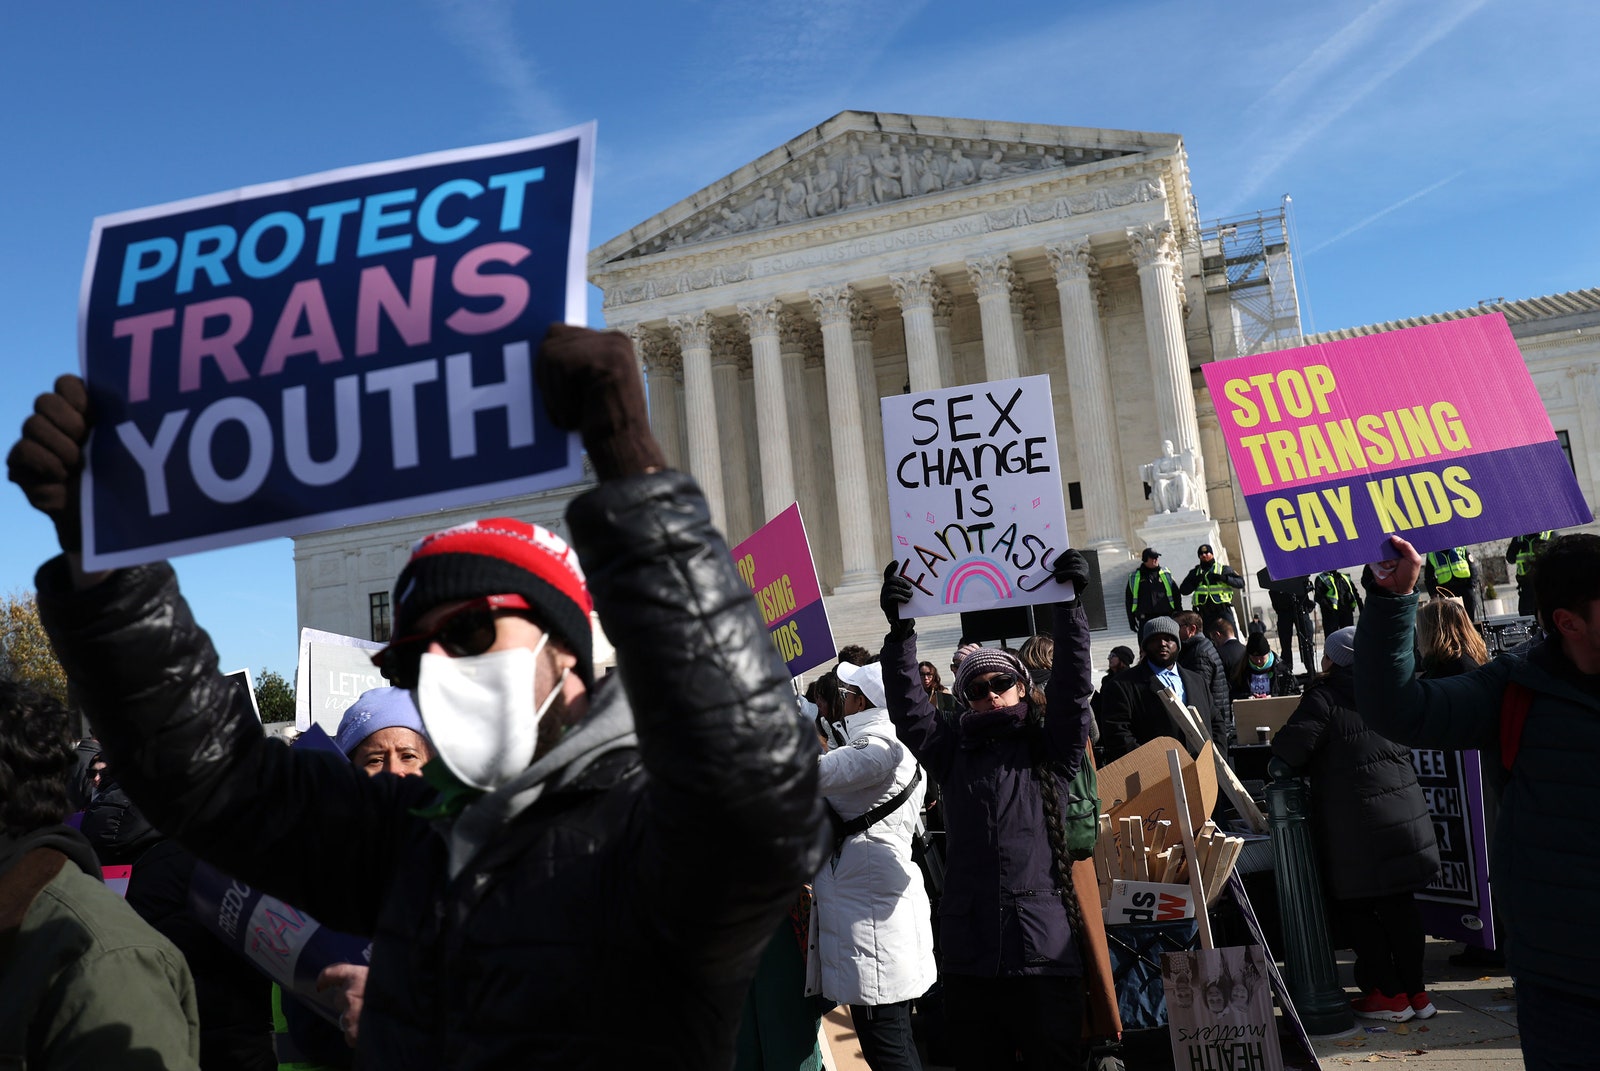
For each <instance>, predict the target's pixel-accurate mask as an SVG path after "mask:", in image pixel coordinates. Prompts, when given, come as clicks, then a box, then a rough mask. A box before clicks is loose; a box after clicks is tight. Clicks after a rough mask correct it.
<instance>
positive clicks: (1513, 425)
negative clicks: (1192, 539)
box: [1203, 314, 1593, 576]
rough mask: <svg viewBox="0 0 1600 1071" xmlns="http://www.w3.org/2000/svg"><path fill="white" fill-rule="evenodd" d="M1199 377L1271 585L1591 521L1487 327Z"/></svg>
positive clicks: (1460, 323) (1290, 353) (1263, 360)
mask: <svg viewBox="0 0 1600 1071" xmlns="http://www.w3.org/2000/svg"><path fill="white" fill-rule="evenodd" d="M1203 371H1204V372H1205V377H1206V385H1207V386H1209V387H1210V388H1211V397H1212V401H1213V403H1214V404H1215V406H1216V410H1217V418H1218V420H1219V421H1220V422H1221V425H1222V432H1223V435H1224V437H1225V438H1226V439H1227V443H1228V454H1229V456H1230V458H1231V459H1232V461H1233V469H1234V473H1235V475H1236V476H1237V478H1238V481H1239V486H1240V489H1241V490H1242V491H1243V492H1244V496H1245V502H1246V503H1247V504H1248V505H1249V508H1250V516H1251V519H1252V520H1254V521H1255V524H1256V530H1257V533H1258V535H1259V536H1260V539H1261V549H1262V552H1263V553H1264V555H1265V556H1266V560H1267V567H1268V569H1269V570H1270V571H1271V573H1272V575H1273V576H1293V575H1295V574H1298V573H1317V572H1321V571H1322V570H1324V569H1342V568H1345V567H1348V566H1351V565H1357V564H1360V563H1362V562H1368V561H1375V560H1379V559H1382V558H1387V557H1391V556H1392V554H1393V552H1392V550H1391V549H1390V547H1389V536H1390V535H1398V536H1400V537H1401V538H1403V539H1406V540H1408V541H1410V542H1411V543H1413V544H1415V545H1416V547H1417V549H1418V550H1419V551H1422V552H1423V553H1427V552H1428V551H1434V550H1443V549H1446V548H1449V547H1458V546H1465V545H1468V544H1471V543H1481V542H1484V541H1485V540H1490V539H1500V538H1504V537H1506V536H1510V535H1517V534H1520V533H1523V532H1534V531H1542V530H1545V529H1550V528H1565V527H1568V526H1571V525H1577V524H1587V523H1588V522H1589V521H1591V520H1592V519H1593V514H1592V513H1591V512H1590V509H1589V505H1588V503H1586V502H1585V501H1584V498H1583V494H1582V492H1581V491H1579V489H1578V481H1577V479H1576V478H1575V477H1574V476H1573V473H1572V468H1571V465H1570V464H1569V463H1568V461H1567V458H1566V454H1565V452H1564V451H1563V450H1562V448H1561V444H1560V443H1559V442H1558V441H1557V439H1556V435H1555V431H1554V430H1553V429H1552V428H1551V426H1550V418H1549V417H1548V416H1547V415H1546V414H1545V411H1544V405H1543V403H1542V402H1541V401H1540V400H1539V392H1538V391H1537V390H1536V389H1535V387H1534V385H1533V379H1532V377H1530V376H1529V375H1528V368H1527V365H1526V363H1525V362H1524V361H1523V359H1522V354H1521V353H1520V352H1519V351H1518V349H1517V345H1516V343H1515V342H1514V341H1513V340H1512V338H1511V331H1510V329H1509V328H1508V327H1507V326H1506V321H1505V317H1503V316H1501V315H1499V314H1494V315H1489V316H1474V317H1469V318H1467V319H1463V320H1452V321H1449V322H1446V323H1440V324H1429V325H1427V326H1424V327H1412V328H1407V329H1405V330H1402V331H1388V332H1384V333H1382V334H1376V335H1368V336H1365V337H1362V338H1352V339H1345V340H1342V341H1339V342H1327V343H1322V344H1320V345H1316V346H1302V347H1300V348H1297V349H1292V350H1280V351H1278V352H1275V353H1263V354H1260V355H1257V356H1253V357H1241V358H1238V359H1237V360H1231V361H1221V362H1216V363H1213V364H1208V365H1205V366H1204V368H1203Z"/></svg>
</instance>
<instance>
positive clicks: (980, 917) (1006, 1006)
mask: <svg viewBox="0 0 1600 1071" xmlns="http://www.w3.org/2000/svg"><path fill="white" fill-rule="evenodd" d="M1052 572H1053V575H1054V578H1055V580H1056V581H1057V582H1058V583H1067V582H1071V583H1072V584H1073V585H1074V592H1075V593H1076V592H1081V591H1082V590H1083V586H1084V585H1085V584H1086V583H1087V582H1088V578H1089V569H1088V563H1087V562H1086V561H1085V560H1084V558H1083V556H1082V555H1081V554H1079V553H1077V552H1076V551H1072V550H1068V551H1064V552H1062V553H1061V555H1060V556H1059V557H1058V558H1057V559H1056V561H1055V566H1054V568H1053V570H1052ZM910 598H911V585H910V584H909V583H908V582H907V581H906V580H904V579H903V578H902V577H900V576H899V575H897V572H896V569H895V568H894V567H893V566H891V567H890V568H889V569H888V570H887V571H886V572H885V574H884V584H883V592H882V596H881V600H880V601H881V605H882V607H883V610H884V615H885V616H886V617H887V618H888V621H889V633H888V635H887V636H886V637H884V644H883V653H882V656H881V661H882V663H883V674H884V684H885V691H886V693H887V698H886V701H887V704H888V709H889V716H890V719H891V720H892V721H893V722H894V727H895V732H896V734H897V735H898V737H899V739H900V741H901V742H902V743H903V744H904V745H905V746H906V747H907V748H908V749H910V751H911V752H912V754H914V755H915V756H916V757H917V760H918V761H920V762H921V763H922V764H923V765H924V766H925V767H926V768H927V770H928V772H929V774H930V775H932V777H933V778H934V780H936V781H937V782H938V783H939V786H940V790H941V792H942V796H941V800H942V802H941V807H943V809H944V811H945V816H944V817H945V830H946V834H945V835H946V844H947V849H946V870H945V889H944V896H943V898H942V900H941V901H940V905H939V925H940V945H941V955H942V959H943V965H942V977H943V979H944V991H945V1017H946V1021H947V1024H948V1028H949V1031H950V1040H951V1044H952V1047H953V1049H954V1051H955V1063H956V1068H957V1071H988V1069H991V1068H999V1067H1010V1066H1011V1065H1012V1061H1013V1059H1014V1056H1015V1054H1016V1053H1017V1052H1019V1051H1020V1052H1021V1053H1022V1054H1023V1060H1024V1064H1025V1066H1027V1067H1029V1068H1032V1069H1046V1068H1049V1069H1055V1068H1075V1067H1077V1066H1078V1062H1077V1061H1078V1060H1079V1049H1080V1041H1081V1034H1082V1024H1083V1019H1084V1016H1083V1011H1084V1006H1085V995H1084V976H1085V966H1086V963H1087V962H1088V961H1089V960H1090V959H1091V954H1090V953H1089V952H1087V951H1086V950H1085V942H1084V933H1085V928H1086V927H1085V920H1084V915H1083V911H1082V909H1081V907H1080V906H1079V903H1078V898H1077V895H1076V893H1075V892H1074V887H1073V880H1072V875H1071V870H1072V858H1071V855H1070V853H1069V852H1068V849H1067V840H1066V829H1065V825H1064V823H1063V818H1062V815H1063V809H1064V807H1065V806H1066V803H1067V801H1066V800H1064V799H1063V797H1064V795H1065V794H1066V792H1067V784H1068V782H1069V781H1071V779H1072V778H1073V777H1074V776H1075V775H1076V774H1077V772H1078V767H1079V765H1080V764H1081V763H1082V762H1083V761H1085V760H1084V746H1085V744H1086V743H1087V741H1088V739H1089V724H1090V720H1091V715H1090V712H1089V698H1090V696H1091V695H1093V693H1094V685H1093V680H1092V677H1091V663H1090V655H1089V622H1088V618H1087V617H1086V615H1085V614H1084V611H1083V608H1082V605H1081V604H1080V602H1079V601H1078V599H1077V598H1076V594H1075V596H1074V598H1073V599H1071V600H1069V601H1065V602H1059V603H1057V604H1055V607H1054V628H1053V630H1052V632H1053V635H1054V637H1055V652H1054V658H1053V665H1052V669H1051V672H1050V674H1049V678H1048V680H1047V681H1046V682H1043V683H1044V687H1043V689H1042V690H1041V689H1040V687H1039V686H1038V684H1037V683H1036V682H1035V681H1034V680H1033V679H1032V677H1031V675H1030V674H1029V672H1028V669H1027V667H1026V666H1024V665H1023V663H1022V661H1021V659H1019V658H1018V657H1017V656H1016V655H1015V654H1013V653H1012V652H1010V651H1006V650H1000V649H995V648H988V647H980V648H978V649H977V650H975V651H973V652H971V653H970V654H968V655H967V657H965V658H964V659H962V660H961V663H960V665H959V666H958V667H957V669H956V678H955V694H956V702H957V704H958V707H957V718H956V719H955V720H954V722H949V721H946V720H945V719H943V718H940V717H939V716H938V713H937V711H936V709H935V706H934V704H933V702H932V700H931V699H930V698H929V696H928V693H927V690H926V689H925V688H923V686H922V680H921V678H920V676H919V675H918V672H917V641H916V625H915V622H914V621H913V620H911V619H902V618H901V617H900V610H901V607H902V606H903V605H904V604H905V603H906V602H907V601H908V600H909V599H910Z"/></svg>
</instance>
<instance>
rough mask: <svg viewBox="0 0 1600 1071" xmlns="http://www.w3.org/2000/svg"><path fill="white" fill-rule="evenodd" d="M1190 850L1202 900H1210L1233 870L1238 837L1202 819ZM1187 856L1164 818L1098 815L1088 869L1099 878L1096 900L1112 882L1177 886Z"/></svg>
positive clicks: (1185, 875) (1104, 897) (1184, 876)
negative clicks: (1147, 819)
mask: <svg viewBox="0 0 1600 1071" xmlns="http://www.w3.org/2000/svg"><path fill="white" fill-rule="evenodd" d="M1194 848H1195V855H1196V856H1198V863H1197V865H1198V867H1199V873H1200V876H1201V882H1202V885H1203V886H1204V888H1205V894H1206V903H1207V904H1211V903H1213V902H1215V901H1216V898H1217V896H1218V894H1220V893H1221V892H1222V887H1223V885H1225V884H1227V881H1228V875H1229V874H1232V873H1233V868H1234V864H1236V863H1237V862H1238V861H1239V854H1240V853H1241V852H1243V851H1244V838H1243V837H1230V836H1228V835H1227V834H1226V833H1223V832H1222V831H1221V830H1220V829H1218V828H1217V825H1216V823H1215V822H1212V821H1209V820H1208V821H1207V822H1206V824H1205V825H1204V826H1201V827H1200V829H1199V830H1198V831H1197V832H1196V833H1195V837H1194ZM1189 864H1190V861H1189V860H1188V859H1186V858H1185V857H1184V850H1183V843H1182V839H1181V838H1180V837H1179V836H1178V831H1177V830H1176V829H1175V828H1174V827H1173V825H1172V823H1171V822H1169V821H1165V820H1162V821H1156V822H1149V823H1147V822H1145V820H1144V819H1143V818H1142V817H1140V816H1138V815H1132V816H1129V817H1125V818H1118V819H1113V818H1112V817H1111V816H1110V815H1107V814H1103V815H1101V816H1100V838H1099V840H1098V842H1097V843H1096V844H1095V850H1094V868H1095V875H1096V877H1098V878H1099V880H1100V902H1101V904H1102V905H1104V904H1105V903H1106V902H1107V901H1108V900H1109V899H1110V897H1111V883H1112V882H1113V881H1118V880H1122V881H1154V882H1161V883H1164V884H1168V885H1182V884H1184V883H1185V882H1187V881H1188V880H1189Z"/></svg>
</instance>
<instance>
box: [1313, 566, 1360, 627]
mask: <svg viewBox="0 0 1600 1071" xmlns="http://www.w3.org/2000/svg"><path fill="white" fill-rule="evenodd" d="M1311 593H1312V595H1313V596H1314V597H1315V598H1316V600H1317V609H1319V610H1321V611H1322V634H1323V635H1324V636H1332V635H1333V634H1334V633H1335V632H1337V631H1339V630H1340V629H1342V628H1346V627H1348V626H1350V625H1353V624H1355V623H1356V610H1358V609H1359V608H1360V607H1361V596H1360V595H1359V594H1357V592H1356V586H1355V585H1354V584H1352V583H1350V578H1349V577H1348V576H1346V575H1345V574H1344V573H1342V572H1340V571H1339V570H1337V569H1328V570H1326V571H1324V572H1320V573H1318V574H1317V575H1316V576H1315V577H1313V578H1312V580H1311Z"/></svg>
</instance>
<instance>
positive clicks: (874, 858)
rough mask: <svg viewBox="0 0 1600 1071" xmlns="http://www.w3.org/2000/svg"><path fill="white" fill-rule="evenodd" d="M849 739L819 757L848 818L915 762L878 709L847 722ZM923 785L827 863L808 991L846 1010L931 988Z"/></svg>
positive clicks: (827, 791) (885, 794) (893, 786)
mask: <svg viewBox="0 0 1600 1071" xmlns="http://www.w3.org/2000/svg"><path fill="white" fill-rule="evenodd" d="M844 731H845V741H844V742H843V743H842V744H840V745H836V746H834V747H833V748H832V749H831V750H829V751H828V752H827V754H825V755H823V756H822V757H821V758H820V759H819V760H818V763H819V765H818V774H819V776H818V787H819V788H820V789H821V791H822V794H823V795H824V796H825V797H827V800H828V803H829V804H830V805H831V806H832V807H833V809H834V810H835V811H837V812H839V816H840V817H841V818H843V819H845V820H846V821H849V820H850V819H852V818H857V817H859V816H861V815H863V814H865V813H867V812H868V811H870V810H872V808H873V807H875V806H877V805H878V804H879V803H883V802H885V801H887V800H889V799H890V798H892V797H893V796H895V795H896V794H897V793H899V792H900V790H901V789H903V788H905V786H906V785H907V784H909V783H910V782H911V779H912V777H913V776H914V775H915V773H916V769H917V760H916V759H915V758H913V757H912V755H911V752H910V751H908V750H907V749H906V748H905V747H904V746H903V745H902V744H901V743H900V741H899V739H898V738H897V737H896V736H895V733H894V725H893V724H892V723H891V722H890V721H889V712H888V711H886V710H884V709H882V708H881V707H873V708H871V709H868V710H864V711H862V712H861V713H859V714H854V715H852V716H850V717H849V718H846V719H845V721H844ZM926 786H927V780H926V779H924V780H923V781H922V782H920V783H919V784H918V785H917V787H916V788H915V789H913V790H912V792H911V795H910V796H909V797H907V799H906V801H905V802H904V803H903V804H901V805H900V806H899V807H898V808H896V809H895V811H894V812H893V813H892V814H889V815H887V816H886V817H884V818H883V819H881V820H879V821H878V822H876V823H874V824H873V825H872V827H871V828H869V829H867V830H866V831H865V832H862V833H857V834H854V835H853V836H850V837H848V838H846V840H845V842H844V846H843V847H842V848H841V849H840V851H839V853H838V854H837V855H835V856H833V857H832V858H830V859H828V860H826V861H824V862H823V864H822V870H821V871H820V872H819V873H818V874H817V878H816V882H815V886H814V891H815V893H816V907H815V909H814V910H813V911H812V914H811V940H810V942H809V943H810V948H811V953H810V955H809V956H808V957H807V962H806V993H807V994H813V993H818V992H820V993H822V994H823V995H824V996H826V997H827V998H828V999H829V1000H835V1001H838V1002H839V1003H841V1004H893V1003H895V1002H897V1001H902V1000H912V999H915V998H916V997H920V996H922V994H923V993H925V992H927V990H928V987H929V986H931V985H933V982H934V979H935V977H936V975H937V973H938V972H937V968H936V967H935V965H934V960H933V927H932V922H931V914H932V912H931V910H930V908H929V906H928V893H927V890H926V889H924V888H923V885H922V872H921V871H920V870H919V869H918V868H917V865H916V864H915V863H913V862H912V861H911V840H912V837H913V836H914V835H915V833H916V831H917V829H918V827H919V824H920V823H921V821H922V818H921V814H922V798H923V796H924V795H925V794H926V791H927V788H926Z"/></svg>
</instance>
